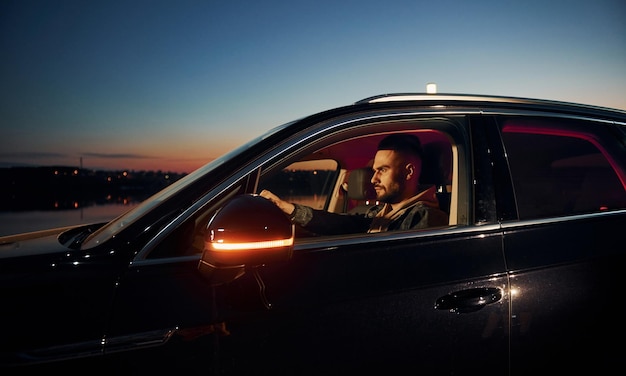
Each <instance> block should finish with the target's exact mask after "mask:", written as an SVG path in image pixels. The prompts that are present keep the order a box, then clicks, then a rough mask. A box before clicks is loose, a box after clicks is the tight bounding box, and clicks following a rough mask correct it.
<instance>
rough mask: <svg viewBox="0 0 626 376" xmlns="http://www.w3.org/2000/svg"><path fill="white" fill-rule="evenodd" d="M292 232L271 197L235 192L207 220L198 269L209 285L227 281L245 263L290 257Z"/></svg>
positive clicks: (239, 272)
mask: <svg viewBox="0 0 626 376" xmlns="http://www.w3.org/2000/svg"><path fill="white" fill-rule="evenodd" d="M294 234H295V229H294V225H293V224H292V223H291V222H290V221H289V219H288V218H287V216H285V214H284V213H283V212H282V211H281V210H280V209H279V208H278V207H277V206H276V205H274V204H273V203H272V202H271V201H269V200H267V199H265V198H263V197H261V196H258V195H240V196H237V197H235V198H233V199H232V200H230V201H228V202H227V203H226V205H224V206H223V207H222V208H221V209H219V210H218V211H217V212H216V213H215V214H214V215H213V217H212V218H211V219H210V220H209V223H208V225H207V235H206V238H205V240H204V251H203V252H202V259H201V260H200V263H199V265H198V269H199V270H200V273H201V274H202V275H203V276H204V277H205V278H207V279H209V281H210V282H211V284H213V285H218V284H222V283H227V282H230V281H232V280H235V279H237V278H239V277H240V276H242V275H243V274H244V273H245V268H246V266H258V265H262V264H266V263H270V262H277V261H286V260H288V259H290V258H291V255H292V253H293V242H294Z"/></svg>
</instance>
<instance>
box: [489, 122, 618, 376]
mask: <svg viewBox="0 0 626 376" xmlns="http://www.w3.org/2000/svg"><path fill="white" fill-rule="evenodd" d="M497 121H498V127H499V130H500V132H501V134H502V139H503V142H504V146H505V148H506V154H507V156H508V164H509V166H510V174H511V178H512V182H513V187H514V189H515V195H516V198H517V218H516V219H514V220H505V221H504V223H503V228H504V234H505V235H504V250H505V253H506V261H507V267H508V269H509V273H510V275H511V292H512V294H511V307H512V313H511V369H512V370H514V371H515V372H513V373H514V374H520V375H522V374H529V373H535V372H538V371H541V372H551V371H554V372H559V373H563V372H568V371H576V370H581V369H587V370H591V369H593V370H594V372H596V371H599V372H602V370H604V371H605V372H609V370H610V369H613V367H615V366H618V363H619V359H620V355H619V354H617V353H616V349H615V348H614V347H613V345H612V344H610V343H609V342H607V341H606V340H605V338H606V335H608V334H609V333H610V335H611V336H615V337H616V338H620V337H621V335H623V334H624V329H622V328H623V325H622V322H621V321H622V320H621V319H620V318H619V315H616V314H615V306H614V303H615V300H614V297H616V296H619V295H621V292H622V285H623V283H621V282H620V279H619V277H618V276H619V275H620V273H621V269H622V267H623V259H624V247H623V244H622V235H621V231H623V230H624V228H626V211H625V210H624V209H626V183H625V182H626V179H625V176H626V174H625V171H626V166H625V165H624V161H625V158H624V155H625V154H624V146H623V145H624V144H623V139H620V138H619V137H618V136H617V135H619V133H618V132H616V131H615V129H614V128H613V125H612V124H609V123H607V122H600V121H594V120H592V119H584V120H583V119H580V118H573V117H569V118H568V117H563V116H559V117H548V116H501V117H498V119H497ZM528 145H533V147H532V148H529V147H528Z"/></svg>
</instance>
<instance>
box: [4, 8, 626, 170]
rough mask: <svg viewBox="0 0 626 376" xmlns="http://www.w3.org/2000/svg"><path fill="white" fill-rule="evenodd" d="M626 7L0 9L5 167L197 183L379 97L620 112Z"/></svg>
mask: <svg viewBox="0 0 626 376" xmlns="http://www.w3.org/2000/svg"><path fill="white" fill-rule="evenodd" d="M624 20H626V2H624V1H623V0H588V1H579V0H572V1H565V0H549V1H547V0H525V1H503V0H498V1H447V0H440V1H432V0H429V1H416V0H414V1H393V0H391V1H367V0H360V1H336V0H335V1H324V0H318V1H310V2H299V1H293V0H292V1H237V0H235V1H186V0H176V1H99V0H98V1H82V0H76V1H66V0H58V1H55V0H48V1H30V0H2V1H0V51H2V58H1V59H0V82H1V84H0V122H1V123H0V131H1V133H0V134H1V136H2V137H1V139H0V145H1V148H0V167H7V166H20V165H68V166H78V165H79V161H80V158H81V157H82V158H83V166H84V167H85V168H95V169H100V168H104V169H132V170H143V169H146V170H163V171H175V172H190V171H191V170H193V169H195V168H197V167H199V166H201V165H203V164H205V163H206V162H209V161H210V160H212V159H214V158H215V157H217V156H219V155H221V154H223V153H225V152H227V151H229V150H231V149H232V148H234V147H236V146H238V145H240V144H242V143H244V142H246V141H248V140H250V139H252V138H253V137H256V136H258V135H260V134H262V133H264V132H265V131H267V130H269V129H270V128H273V127H274V126H276V125H279V124H282V123H285V122H287V121H290V120H294V119H296V118H299V117H302V116H305V115H308V114H311V113H314V112H318V111H322V110H325V109H328V108H332V107H338V106H342V105H346V104H350V103H353V102H355V101H357V100H359V99H363V98H366V97H369V96H372V95H376V94H383V93H390V92H408V91H415V92H423V91H425V85H426V83H427V82H436V83H437V84H438V88H439V92H446V93H470V94H491V95H511V96H521V97H537V98H546V99H556V100H564V101H573V102H582V103H588V104H594V105H601V106H608V107H615V108H621V109H626V95H625V93H626V22H624Z"/></svg>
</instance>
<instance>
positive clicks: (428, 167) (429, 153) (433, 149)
mask: <svg viewBox="0 0 626 376" xmlns="http://www.w3.org/2000/svg"><path fill="white" fill-rule="evenodd" d="M420 183H421V184H426V185H430V184H434V185H449V184H451V183H452V149H451V148H450V144H448V143H447V142H431V143H428V144H426V145H424V159H423V160H422V173H421V175H420Z"/></svg>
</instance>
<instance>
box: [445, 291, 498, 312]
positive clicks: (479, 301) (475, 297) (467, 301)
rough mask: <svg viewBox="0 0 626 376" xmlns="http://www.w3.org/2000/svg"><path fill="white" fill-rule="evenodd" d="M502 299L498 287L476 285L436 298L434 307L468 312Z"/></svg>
mask: <svg viewBox="0 0 626 376" xmlns="http://www.w3.org/2000/svg"><path fill="white" fill-rule="evenodd" d="M500 299H502V290H501V289H500V288H499V287H477V288H472V289H467V290H461V291H455V292H453V293H451V294H448V295H445V296H442V297H440V298H439V299H437V301H436V302H435V309H441V310H448V311H450V312H452V313H469V312H475V311H478V310H480V309H482V308H484V307H485V306H486V305H487V304H491V303H495V302H497V301H499V300H500Z"/></svg>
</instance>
